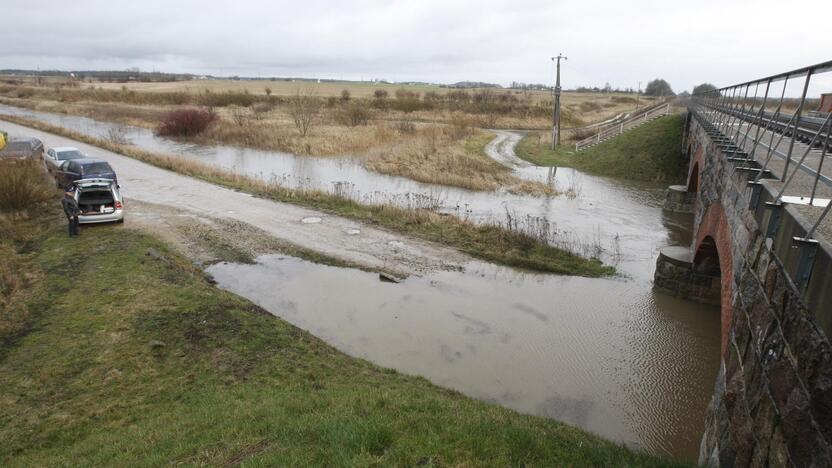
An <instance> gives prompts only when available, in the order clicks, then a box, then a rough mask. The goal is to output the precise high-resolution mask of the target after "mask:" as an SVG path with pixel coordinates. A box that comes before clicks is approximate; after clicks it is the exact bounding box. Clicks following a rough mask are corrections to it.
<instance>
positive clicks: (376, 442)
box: [0, 177, 669, 466]
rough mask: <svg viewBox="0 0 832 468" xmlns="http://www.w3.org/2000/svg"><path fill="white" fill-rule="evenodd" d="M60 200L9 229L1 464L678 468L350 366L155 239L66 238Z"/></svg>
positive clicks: (3, 290) (3, 293) (0, 349)
mask: <svg viewBox="0 0 832 468" xmlns="http://www.w3.org/2000/svg"><path fill="white" fill-rule="evenodd" d="M7 180H8V178H6V177H0V188H2V189H4V190H5V189H6V188H8V187H6V186H7V185H8V184H7V183H6V181H7ZM42 185H43V187H45V188H44V189H42V190H41V193H45V192H46V191H47V190H48V184H47V183H46V182H43V183H42ZM38 196H40V195H38ZM52 197H53V198H52V200H51V201H50V205H51V206H52V207H53V209H52V210H49V209H38V210H33V211H35V212H37V213H40V216H41V218H36V219H31V218H29V219H27V218H26V217H25V216H15V217H14V218H10V217H9V216H8V215H7V214H3V213H0V227H2V229H3V232H4V236H3V237H2V238H0V250H1V251H2V252H3V257H2V259H3V261H2V263H0V440H2V441H3V443H2V444H0V464H2V465H3V466H54V465H79V464H80V465H111V466H158V465H161V464H188V465H238V464H241V463H247V464H248V463H251V464H259V465H267V466H269V465H287V466H307V465H319V466H366V465H388V466H389V465H398V466H417V465H424V466H440V465H454V466H460V465H464V466H495V465H501V466H507V465H513V466H523V465H539V466H556V465H559V466H563V465H572V466H579V465H595V466H610V465H616V466H663V465H666V464H669V463H668V462H666V461H664V460H661V459H658V458H654V457H651V456H647V455H645V454H640V453H634V452H632V451H630V450H628V449H626V448H623V447H620V446H618V445H615V444H613V443H610V442H607V441H604V440H602V439H600V438H598V437H596V436H593V435H590V434H587V433H585V432H583V431H581V430H578V429H576V428H573V427H570V426H567V425H564V424H562V423H559V422H557V421H553V420H547V419H543V418H537V417H532V416H524V415H520V414H518V413H516V412H513V411H510V410H507V409H504V408H500V407H497V406H494V405H490V404H487V403H484V402H480V401H477V400H473V399H470V398H466V397H464V396H462V395H460V394H458V393H457V392H454V391H450V390H444V389H441V388H438V387H436V386H434V385H432V384H430V383H429V382H427V381H426V380H425V379H422V378H416V377H408V376H404V375H400V374H398V373H396V372H395V371H391V370H387V369H382V368H379V367H377V366H375V365H372V364H370V363H368V362H366V361H363V360H360V359H354V358H351V357H349V356H346V355H344V354H343V353H340V352H338V351H337V350H335V349H333V348H332V347H330V346H328V345H326V344H325V343H323V342H322V341H321V340H319V339H317V338H315V337H314V336H312V335H310V334H309V333H306V332H304V331H302V330H299V329H297V328H295V327H293V326H291V325H290V324H288V323H286V322H284V321H282V320H279V319H276V318H274V317H273V316H271V315H269V314H268V313H266V312H264V311H263V310H261V309H259V308H258V307H257V306H255V305H253V304H251V303H250V302H248V301H246V300H244V299H242V298H240V297H237V296H235V295H233V294H230V293H228V292H224V291H221V290H219V289H217V288H216V287H214V286H213V285H212V284H211V283H210V282H209V281H208V279H207V278H206V277H205V276H204V274H203V273H202V272H201V270H199V269H196V268H195V267H194V266H193V265H192V264H191V263H190V262H189V261H187V260H186V259H184V258H182V257H179V256H178V255H176V254H174V253H173V252H172V251H170V250H169V249H168V248H167V247H166V246H165V245H163V244H161V243H160V242H159V241H157V240H154V239H153V238H151V237H149V236H146V235H143V234H140V233H138V232H135V231H131V230H127V229H125V228H123V227H122V226H101V227H94V228H86V229H84V231H83V232H82V235H81V237H79V238H74V239H68V238H67V237H66V234H65V226H64V225H63V223H62V222H60V217H59V216H57V214H56V212H55V211H56V206H55V205H56V203H57V199H56V198H55V197H56V195H55V194H54V192H52ZM18 198H20V197H18ZM44 201H49V200H48V199H45V200H44ZM3 202H4V203H5V201H3ZM4 207H5V204H4ZM43 213H51V216H50V215H44V214H43ZM151 252H152V253H153V255H150V253H151Z"/></svg>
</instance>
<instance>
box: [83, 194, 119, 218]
mask: <svg viewBox="0 0 832 468" xmlns="http://www.w3.org/2000/svg"><path fill="white" fill-rule="evenodd" d="M78 207H79V208H81V214H84V215H96V214H105V213H112V212H113V211H115V200H114V199H113V192H112V191H111V190H110V189H109V188H105V187H101V188H88V189H83V190H81V191H80V193H79V195H78Z"/></svg>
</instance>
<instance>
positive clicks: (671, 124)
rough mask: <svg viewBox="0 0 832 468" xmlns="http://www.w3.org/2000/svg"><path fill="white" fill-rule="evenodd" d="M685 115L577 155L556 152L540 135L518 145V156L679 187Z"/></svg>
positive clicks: (569, 151)
mask: <svg viewBox="0 0 832 468" xmlns="http://www.w3.org/2000/svg"><path fill="white" fill-rule="evenodd" d="M684 121H685V118H684V116H683V115H678V114H674V115H670V116H667V117H662V118H659V119H656V120H654V121H652V122H648V123H646V124H644V125H641V126H639V127H637V128H634V129H632V130H630V131H628V132H626V133H624V134H622V135H620V136H617V137H615V138H613V139H611V140H609V141H605V142H603V143H601V144H599V145H596V146H593V147H591V148H588V149H585V150H582V151H580V152H577V153H576V152H575V148H574V146H573V147H569V146H561V147H559V148H558V149H557V150H556V151H552V150H551V149H549V146H548V143H546V142H543V141H541V140H542V138H539V137H538V136H537V135H536V134H529V135H528V136H526V137H525V138H523V139H522V140H521V141H520V144H518V145H517V149H516V152H517V155H518V156H519V157H521V158H523V159H525V160H527V161H529V162H532V163H534V164H537V165H539V166H565V167H574V168H575V169H578V170H581V171H584V172H587V173H590V174H596V175H602V176H610V177H618V178H622V179H629V180H639V181H646V182H664V183H678V182H681V181H684V178H685V169H686V165H685V161H684V152H683V151H682V130H683V128H682V127H683V126H684Z"/></svg>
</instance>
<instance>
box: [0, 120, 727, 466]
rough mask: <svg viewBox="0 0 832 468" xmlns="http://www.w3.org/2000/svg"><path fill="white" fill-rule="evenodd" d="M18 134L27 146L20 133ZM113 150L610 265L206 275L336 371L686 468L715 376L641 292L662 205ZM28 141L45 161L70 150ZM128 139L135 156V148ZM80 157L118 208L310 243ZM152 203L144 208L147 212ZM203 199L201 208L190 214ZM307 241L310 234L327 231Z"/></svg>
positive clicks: (713, 315)
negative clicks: (303, 338)
mask: <svg viewBox="0 0 832 468" xmlns="http://www.w3.org/2000/svg"><path fill="white" fill-rule="evenodd" d="M0 112H6V111H5V110H4V109H0ZM43 119H44V120H48V121H50V122H51V123H55V124H58V125H62V126H66V127H70V128H73V129H75V130H78V131H82V132H85V133H90V134H91V135H94V136H99V137H100V136H102V135H106V128H108V127H107V126H108V125H110V124H105V123H101V122H94V121H88V119H78V118H75V117H66V116H54V115H51V114H50V115H47V116H46V117H43ZM70 124H71V125H70ZM3 126H4V128H7V127H10V125H6V124H5V123H3ZM84 129H86V130H84ZM20 130H22V129H20ZM142 132H144V133H142ZM28 134H30V135H34V136H38V133H37V132H35V131H29V132H28ZM128 136H129V137H131V138H133V142H134V143H135V144H137V145H139V146H140V147H142V148H144V149H149V150H154V151H159V150H160V149H159V148H158V146H166V147H169V149H168V150H164V152H167V153H174V154H180V155H181V156H182V157H187V158H194V159H199V160H200V161H203V162H209V163H211V164H216V165H218V166H220V167H226V168H233V169H234V170H237V171H238V172H242V173H246V174H250V175H256V176H260V177H263V178H265V179H269V178H272V177H273V176H276V175H277V174H284V175H282V176H276V177H277V178H278V179H282V180H284V181H286V182H287V183H303V184H309V185H313V186H319V187H327V186H329V188H330V189H331V190H354V191H355V192H357V193H356V194H355V196H357V197H360V198H362V200H363V201H368V202H374V201H383V200H391V199H396V198H397V197H404V196H406V195H409V196H410V197H411V198H410V199H411V200H423V199H425V198H428V199H430V200H436V201H438V203H439V205H440V206H441V208H440V209H443V210H446V211H449V212H452V213H453V214H456V215H458V216H462V217H469V218H472V219H475V220H498V221H499V220H501V219H503V217H504V216H505V214H506V212H509V213H512V214H513V215H514V216H515V217H518V216H519V217H521V218H522V217H525V216H530V217H543V218H546V219H547V221H548V222H551V223H552V224H553V227H552V229H553V231H554V233H553V236H552V238H553V241H555V242H561V243H562V244H563V245H567V246H571V247H572V248H573V249H575V250H581V249H582V248H586V247H587V245H586V244H587V239H589V242H588V244H589V245H588V247H589V248H592V247H593V245H595V246H600V247H601V248H602V249H603V252H602V255H603V256H604V257H605V259H606V260H608V261H616V262H618V269H619V271H621V272H622V276H619V277H616V278H608V279H587V278H573V277H561V276H554V275H536V274H527V273H520V272H517V271H516V270H511V269H505V268H497V267H494V266H492V265H487V264H482V263H479V262H471V261H469V260H468V259H467V258H464V257H462V256H460V255H459V254H458V253H456V252H454V251H449V250H447V249H445V250H443V249H441V248H438V249H437V248H435V247H432V246H429V245H428V246H424V247H423V246H418V247H417V251H414V252H413V255H412V258H414V261H415V259H423V260H420V261H421V262H423V266H424V267H418V268H414V270H418V271H421V272H422V273H423V275H422V276H421V277H411V278H409V279H408V280H406V281H404V282H403V283H400V284H386V283H380V282H379V281H378V276H377V275H372V274H369V273H364V272H360V271H355V270H349V269H339V268H333V267H327V266H322V265H316V264H311V263H308V262H304V261H300V260H297V259H293V258H289V257H281V256H274V255H269V256H263V257H260V258H259V261H258V263H256V264H253V265H238V264H217V265H214V266H213V267H211V268H210V272H211V273H212V274H213V275H214V277H215V278H216V279H217V281H218V282H219V284H220V285H221V286H222V287H224V288H226V289H229V290H231V291H233V292H235V293H237V294H240V295H242V296H244V297H247V298H249V299H251V300H253V301H255V302H257V303H258V304H260V305H262V306H263V307H265V308H266V309H267V310H269V311H271V312H272V313H274V314H275V315H277V316H280V317H282V318H284V319H286V320H288V321H290V322H292V323H294V324H296V325H298V326H300V327H302V328H305V329H307V330H310V331H311V332H313V333H315V334H316V335H318V336H320V337H322V338H324V339H325V340H327V341H328V342H330V343H332V344H333V345H335V346H336V347H338V348H339V349H341V350H343V351H345V352H347V353H350V354H352V355H355V356H360V357H365V358H367V359H370V360H372V361H373V362H376V363H378V364H381V365H384V366H388V367H392V368H395V369H398V370H401V371H403V372H407V373H412V374H418V375H423V376H425V377H427V378H429V379H430V380H432V381H434V382H436V383H438V384H440V385H443V386H447V387H451V388H454V389H457V390H460V391H462V392H464V393H465V394H468V395H471V396H474V397H477V398H482V399H486V400H489V401H494V402H496V403H499V404H502V405H505V406H508V407H511V408H515V409H517V410H519V411H524V412H528V413H533V414H538V415H542V416H547V417H554V418H557V419H560V420H563V421H565V422H569V423H571V424H575V425H577V426H579V427H582V428H585V429H587V430H590V431H593V432H595V433H598V434H600V435H602V436H604V437H607V438H610V439H613V440H617V441H621V442H624V443H627V444H628V445H632V446H637V447H640V448H643V449H645V450H648V451H651V452H653V453H659V454H664V455H669V456H672V457H674V458H678V459H684V460H690V461H693V460H695V459H696V456H697V450H698V443H699V439H700V436H701V433H702V429H703V427H704V424H703V417H704V411H705V407H706V405H707V402H708V400H709V398H710V395H711V392H712V385H713V381H714V377H715V375H716V371H717V367H718V357H719V313H718V311H717V310H716V309H714V308H710V307H704V306H700V305H695V304H690V303H686V302H683V301H678V300H675V299H673V298H670V297H666V296H663V295H661V294H657V293H654V292H653V291H652V275H653V268H654V265H655V259H656V256H657V253H658V249H660V248H661V247H663V246H665V245H679V244H681V245H685V244H687V243H689V242H690V233H689V232H688V227H689V225H690V219H689V218H687V217H684V216H672V215H668V214H666V213H663V212H662V210H661V202H662V199H663V192H664V191H663V188H662V187H657V186H651V185H644V184H631V183H626V182H620V181H614V180H610V179H605V178H599V177H592V176H588V175H586V174H582V173H580V172H578V171H574V170H571V169H564V168H560V169H556V170H555V169H550V168H538V167H518V168H517V169H516V170H517V173H518V174H520V175H522V176H523V177H528V178H539V179H541V180H545V181H547V182H550V183H553V184H555V186H556V187H558V189H559V190H561V191H564V192H572V194H573V195H570V196H567V195H562V196H558V197H544V198H535V197H523V196H516V195H512V194H507V193H503V192H471V191H467V190H461V189H453V188H447V187H440V186H432V185H429V184H419V183H417V182H413V181H410V180H408V179H403V178H397V177H389V176H383V175H379V174H375V173H372V172H370V171H367V170H365V169H364V168H363V167H362V166H361V165H360V162H358V161H354V160H351V159H334V158H329V159H320V158H306V157H295V156H292V155H282V154H279V153H267V152H258V151H253V150H243V149H236V148H226V147H194V146H193V145H181V144H179V143H176V142H171V141H168V140H164V139H158V138H156V137H153V136H152V134H150V132H147V131H144V130H142V131H140V129H130V130H129V132H128ZM43 138H44V140H45V141H47V144H59V143H60V144H70V142H66V141H60V140H61V139H56V137H51V136H48V135H43ZM506 138H510V136H507V137H506ZM144 139H150V140H149V141H151V143H148V144H147V146H145V144H144V143H143V142H144ZM76 146H80V147H84V148H86V146H85V145H76ZM171 148H173V149H171ZM175 148H180V149H179V150H175ZM188 148H190V149H188ZM89 152H90V153H91V154H93V155H94V156H96V157H99V156H105V157H106V158H107V159H110V160H112V161H113V162H114V166H115V168H116V170H117V171H119V176H120V178H121V177H122V176H121V172H120V171H122V170H125V171H128V172H132V174H133V176H132V178H133V179H132V180H131V181H127V182H128V184H131V185H126V187H128V189H129V191H126V192H125V195H126V196H127V197H128V201H129V198H130V197H133V196H135V197H146V198H154V199H152V200H147V201H150V202H155V203H162V204H164V203H171V204H176V206H180V207H183V208H187V209H193V210H209V211H212V213H211V215H212V216H216V217H222V216H226V217H237V218H239V219H241V220H243V221H247V222H251V223H252V224H254V225H257V226H258V227H261V228H263V229H264V230H265V231H268V232H271V233H273V234H274V235H278V236H279V235H281V234H284V233H287V232H288V233H296V234H297V233H299V234H297V235H303V233H304V232H306V231H304V229H305V228H308V227H310V226H308V225H304V224H302V223H301V222H300V220H301V219H302V218H303V217H306V216H310V214H309V210H304V209H302V208H298V207H291V206H287V207H285V210H287V212H288V213H290V214H291V215H287V214H286V213H283V210H284V207H283V206H282V205H279V204H273V203H272V202H265V201H263V200H258V199H254V198H251V197H246V196H245V195H243V194H238V193H236V192H233V191H230V190H225V189H221V188H218V187H214V186H211V185H210V184H205V183H202V182H198V181H191V182H188V183H187V187H188V190H186V191H185V192H186V193H184V199H181V197H180V196H177V197H173V199H170V198H166V197H168V196H169V194H170V193H174V192H172V191H171V190H173V189H172V188H171V187H170V185H171V183H170V182H166V183H160V182H158V181H156V179H157V177H158V178H160V179H159V180H161V181H165V180H168V181H170V179H166V178H168V177H171V176H176V175H175V174H170V173H168V172H166V171H160V170H158V169H155V168H152V167H149V166H146V165H143V164H142V165H141V166H135V165H137V164H141V163H138V162H137V161H133V160H130V159H128V158H122V157H120V156H117V155H112V154H106V152H104V151H102V150H98V149H95V148H89ZM146 168H149V169H146ZM156 171H158V172H156ZM281 171H282V172H281ZM160 172H161V174H160ZM176 177H177V179H176V180H179V179H187V178H182V177H180V176H176ZM338 181H342V182H345V181H348V182H346V183H347V184H350V185H348V186H347V188H346V189H345V185H344V184H341V185H336V184H337V182H338ZM190 184H196V185H194V186H191V185H190ZM151 189H153V190H159V191H160V195H159V196H158V197H157V196H155V195H153V194H147V193H148V192H151ZM191 189H193V192H191ZM176 193H180V192H176ZM203 197H209V201H208V202H207V208H206V206H204V204H206V201H205V199H204V198H203ZM226 197H228V199H229V200H231V201H232V203H230V204H227V205H226V204H223V205H222V207H221V209H215V208H214V207H213V204H214V201H215V200H220V202H219V203H225V202H224V201H223V200H225V199H226ZM244 197H245V198H244ZM159 198H161V200H160V199H159ZM261 203H270V205H261ZM420 203H421V202H420ZM249 204H251V205H252V206H253V208H252V209H254V210H255V211H256V214H255V215H252V216H251V219H246V216H244V215H242V214H240V213H241V211H240V207H243V206H247V205H249ZM276 207H279V209H278V208H276ZM128 216H129V215H128ZM312 216H314V215H312ZM128 219H129V217H128ZM324 221H326V219H324ZM339 222H343V223H344V224H343V225H341V226H338V227H339V228H348V227H349V223H350V222H349V221H348V220H342V221H339ZM264 226H266V227H264ZM313 226H317V227H318V228H320V227H324V228H327V226H328V223H326V222H324V223H322V224H318V225H313ZM336 231H337V230H333V231H331V233H332V235H331V236H330V237H326V238H322V239H326V240H325V241H323V243H327V242H329V239H332V241H333V242H334V243H335V244H334V246H327V245H323V246H321V247H322V248H329V249H330V250H332V249H343V250H346V251H347V252H349V253H350V255H355V257H356V258H363V256H365V255H369V257H370V258H371V259H372V258H375V259H377V260H378V259H381V260H382V261H381V263H382V264H383V263H385V260H383V259H385V258H388V257H387V255H386V254H385V253H384V252H386V251H384V250H381V251H376V253H372V252H373V250H370V252H371V254H367V253H366V252H364V249H365V248H370V249H372V246H373V245H378V246H383V245H390V244H389V243H388V242H389V241H390V238H389V237H384V236H385V234H379V237H378V240H377V242H371V243H369V244H370V245H368V246H365V245H364V244H354V245H353V246H351V247H346V248H344V247H343V246H344V244H343V243H342V242H343V241H342V240H339V238H338V237H337V235H336V234H337V232H336ZM363 232H364V230H363V228H362V233H363ZM293 235H295V234H293ZM338 235H340V234H338ZM386 235H387V236H389V234H386ZM582 242H583V243H584V244H583V245H582ZM353 249H354V250H353ZM446 255H447V256H446ZM389 258H391V259H393V260H395V257H389ZM442 262H447V263H450V264H456V265H462V266H464V271H462V272H459V271H445V270H443V269H442V266H443V263H442Z"/></svg>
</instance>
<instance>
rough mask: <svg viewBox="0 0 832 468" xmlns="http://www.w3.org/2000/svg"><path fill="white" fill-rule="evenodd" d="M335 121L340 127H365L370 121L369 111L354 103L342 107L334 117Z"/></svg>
mask: <svg viewBox="0 0 832 468" xmlns="http://www.w3.org/2000/svg"><path fill="white" fill-rule="evenodd" d="M335 120H337V121H338V123H340V124H341V125H347V126H349V127H357V126H359V125H367V122H369V120H370V111H369V110H368V109H367V108H366V107H364V106H362V105H361V104H358V103H354V104H349V105H346V106H344V107H342V108H341V109H340V110H339V111H338V113H337V114H336V115H335Z"/></svg>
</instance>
